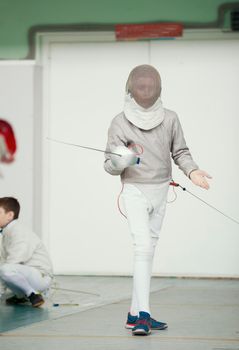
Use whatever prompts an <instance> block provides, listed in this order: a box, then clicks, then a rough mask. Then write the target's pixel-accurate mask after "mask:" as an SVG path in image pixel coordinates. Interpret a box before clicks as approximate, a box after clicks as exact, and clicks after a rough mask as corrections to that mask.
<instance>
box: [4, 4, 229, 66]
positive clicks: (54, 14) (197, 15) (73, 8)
mask: <svg viewBox="0 0 239 350" xmlns="http://www.w3.org/2000/svg"><path fill="white" fill-rule="evenodd" d="M230 2H231V1H227V0H224V1H222V0H65V1H64V0H0V59H22V58H25V57H26V56H27V53H28V31H29V29H30V28H31V27H32V26H35V25H50V24H75V23H76V24H77V23H78V24H115V23H130V22H131V23H133V22H135V23H137V22H147V21H149V22H150V21H178V22H183V23H185V22H193V23H194V22H196V23H206V22H212V21H215V20H216V19H217V9H218V6H219V5H221V4H222V3H230Z"/></svg>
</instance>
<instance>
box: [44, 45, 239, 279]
mask: <svg viewBox="0 0 239 350" xmlns="http://www.w3.org/2000/svg"><path fill="white" fill-rule="evenodd" d="M47 49H48V60H47V61H46V73H45V78H44V79H45V81H46V82H47V91H48V93H47V96H46V97H45V100H44V104H45V109H44V111H45V112H44V115H43V119H44V120H45V123H46V128H45V138H44V144H45V145H47V147H46V148H45V149H46V150H47V157H46V162H45V163H44V164H43V167H44V174H45V179H46V182H45V184H44V185H43V190H44V191H45V197H44V198H45V201H44V203H43V204H44V208H45V216H44V218H43V219H44V227H45V229H46V232H47V235H48V240H47V245H48V249H49V250H50V254H51V256H52V259H53V262H54V269H55V272H56V273H65V274H68V273H73V274H78V273H79V274H116V275H117V274H130V273H131V271H132V246H131V238H130V235H129V232H128V226H127V221H126V220H125V219H124V218H123V217H122V216H121V215H120V214H119V211H118V209H117V204H116V201H117V196H118V194H119V192H120V190H121V184H120V179H119V177H113V176H110V175H109V174H107V173H105V172H104V169H103V162H104V155H103V153H100V152H95V151H90V150H84V149H80V148H77V147H72V146H67V145H65V144H59V143H55V142H49V141H48V140H47V139H46V136H48V137H50V138H53V139H57V140H61V141H63V142H70V143H74V144H79V145H83V146H89V147H93V148H100V149H104V148H105V145H106V140H107V129H108V127H109V125H110V122H111V120H112V118H113V117H114V116H115V115H116V114H118V113H120V112H121V111H122V108H123V100H124V88H125V82H126V79H127V76H128V74H129V71H130V70H131V69H132V68H133V67H134V66H136V65H138V64H142V63H150V64H153V65H154V66H156V67H157V68H158V69H159V71H160V73H161V75H162V81H163V92H162V98H163V102H164V105H165V107H167V108H169V109H173V110H176V111H177V112H178V114H179V117H180V119H181V122H182V125H183V128H184V132H185V136H186V140H187V143H188V145H189V147H190V149H191V151H192V154H193V156H194V158H195V160H196V161H197V162H198V163H199V165H200V167H202V168H204V169H205V170H208V172H210V173H212V175H213V177H214V180H213V186H212V189H211V190H210V191H209V192H204V191H202V190H200V189H198V188H195V187H193V186H192V185H191V183H190V182H189V181H188V180H187V179H186V177H185V176H184V175H182V174H181V173H180V172H179V170H177V169H176V168H174V177H175V181H179V182H181V183H182V184H183V185H184V186H186V187H187V188H188V189H189V190H190V191H192V192H193V193H195V194H196V195H198V196H201V197H203V198H204V199H205V200H207V201H209V202H210V203H212V204H214V205H215V206H217V207H219V208H220V209H221V210H225V212H227V213H228V214H231V215H232V216H236V215H238V213H237V210H236V207H237V206H236V193H235V192H237V195H238V191H239V190H238V185H237V186H235V185H233V183H234V182H236V173H238V162H237V163H235V159H236V157H237V149H238V139H237V131H238V118H237V106H236V102H237V82H238V78H239V68H238V64H237V62H238V61H239V46H238V41H221V40H219V41H196V42H193V41H167V42H163V41H153V42H133V43H130V42H127V43H116V42H108V43H102V42H101V43H99V42H95V43H83V42H67V40H65V41H64V42H52V43H51V44H49V46H48V48H47ZM43 86H44V87H45V88H46V85H43ZM177 193H178V199H177V201H176V202H175V203H173V204H170V205H169V206H168V211H167V215H166V218H165V222H164V226H163V229H162V234H161V238H160V241H159V249H158V252H157V254H156V258H155V263H154V272H155V273H156V274H161V275H162V274H163V275H201V276H205V275H213V276H219V275H220V276H222V275H239V260H238V254H237V252H236V250H235V246H236V245H238V243H239V235H238V225H236V224H234V223H232V222H230V221H228V220H227V219H226V218H224V217H223V216H221V215H220V214H218V213H216V212H215V211H213V210H212V209H210V208H208V207H206V206H205V205H203V204H202V203H201V202H199V201H198V200H197V199H195V198H193V197H192V196H190V195H189V194H188V193H183V192H180V190H177ZM171 198H172V193H170V198H169V199H171Z"/></svg>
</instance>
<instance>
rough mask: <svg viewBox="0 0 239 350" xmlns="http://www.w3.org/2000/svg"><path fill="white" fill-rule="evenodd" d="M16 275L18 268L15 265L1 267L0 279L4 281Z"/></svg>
mask: <svg viewBox="0 0 239 350" xmlns="http://www.w3.org/2000/svg"><path fill="white" fill-rule="evenodd" d="M15 273H16V268H15V266H14V264H3V265H1V266H0V278H1V279H2V280H4V281H5V280H6V279H8V277H9V276H12V275H14V274H15Z"/></svg>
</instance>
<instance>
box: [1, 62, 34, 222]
mask: <svg viewBox="0 0 239 350" xmlns="http://www.w3.org/2000/svg"><path fill="white" fill-rule="evenodd" d="M34 68H35V67H34V62H33V61H27V62H25V61H2V62H0V119H5V120H7V121H8V122H10V123H11V124H12V127H13V129H14V131H15V134H16V140H17V147H18V150H17V153H16V157H15V161H14V162H13V163H11V164H3V163H0V197H4V196H14V197H16V198H18V200H19V201H20V204H21V213H20V217H21V220H22V221H24V222H25V223H26V224H27V225H28V226H30V227H32V224H33V177H34V171H33V157H34V149H33V93H34V91H33V78H34Z"/></svg>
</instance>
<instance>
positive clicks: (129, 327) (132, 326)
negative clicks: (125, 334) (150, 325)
mask: <svg viewBox="0 0 239 350" xmlns="http://www.w3.org/2000/svg"><path fill="white" fill-rule="evenodd" d="M134 327H135V324H134V325H130V324H126V325H125V328H126V329H133V328H134Z"/></svg>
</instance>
